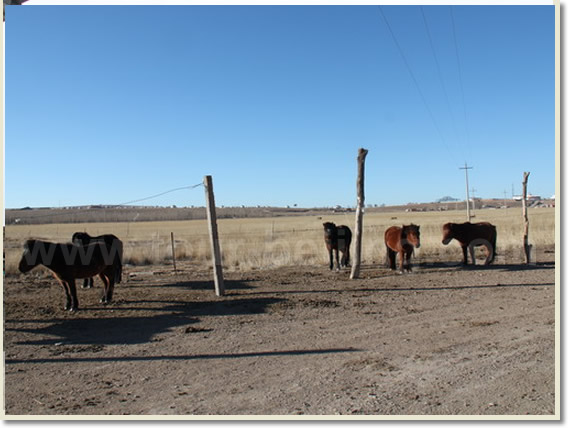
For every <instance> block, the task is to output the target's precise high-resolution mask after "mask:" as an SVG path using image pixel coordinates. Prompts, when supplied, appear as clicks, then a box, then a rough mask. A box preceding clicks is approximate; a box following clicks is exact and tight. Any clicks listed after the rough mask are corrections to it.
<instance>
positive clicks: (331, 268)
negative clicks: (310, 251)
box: [328, 247, 333, 270]
mask: <svg viewBox="0 0 568 428" xmlns="http://www.w3.org/2000/svg"><path fill="white" fill-rule="evenodd" d="M328 251H329V270H333V248H331V247H330V248H329V249H328Z"/></svg>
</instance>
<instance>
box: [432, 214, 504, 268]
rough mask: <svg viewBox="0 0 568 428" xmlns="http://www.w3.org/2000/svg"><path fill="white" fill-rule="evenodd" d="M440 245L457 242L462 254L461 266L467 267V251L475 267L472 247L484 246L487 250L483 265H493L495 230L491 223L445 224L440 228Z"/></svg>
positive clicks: (495, 243) (495, 247)
mask: <svg viewBox="0 0 568 428" xmlns="http://www.w3.org/2000/svg"><path fill="white" fill-rule="evenodd" d="M442 233H443V236H442V244H444V245H448V244H449V243H450V241H451V240H452V239H455V240H457V241H458V242H459V243H460V245H461V247H462V252H463V265H464V266H467V250H468V249H469V252H470V254H471V263H472V264H473V265H475V251H474V247H478V246H481V245H482V246H484V247H485V248H486V249H487V258H486V259H485V265H488V264H490V263H493V261H494V260H495V255H496V253H495V252H496V249H497V228H496V227H495V226H493V225H492V224H491V223H487V222H481V223H470V222H466V223H446V224H444V226H442Z"/></svg>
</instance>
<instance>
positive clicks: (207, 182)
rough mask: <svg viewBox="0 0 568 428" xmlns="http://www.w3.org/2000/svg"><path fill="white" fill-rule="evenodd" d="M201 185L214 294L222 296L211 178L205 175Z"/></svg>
mask: <svg viewBox="0 0 568 428" xmlns="http://www.w3.org/2000/svg"><path fill="white" fill-rule="evenodd" d="M203 184H204V186H205V199H206V200H207V223H208V224H209V237H210V240H211V253H212V256H213V277H214V280H215V294H216V295H217V296H223V295H224V294H225V283H224V281H223V266H222V261H221V250H220V249H219V234H218V232H217V214H216V213H215V196H214V195H213V178H212V177H211V176H210V175H206V176H205V177H204V178H203Z"/></svg>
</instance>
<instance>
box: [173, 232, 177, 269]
mask: <svg viewBox="0 0 568 428" xmlns="http://www.w3.org/2000/svg"><path fill="white" fill-rule="evenodd" d="M172 260H173V262H174V273H176V272H177V269H176V250H175V246H174V232H172Z"/></svg>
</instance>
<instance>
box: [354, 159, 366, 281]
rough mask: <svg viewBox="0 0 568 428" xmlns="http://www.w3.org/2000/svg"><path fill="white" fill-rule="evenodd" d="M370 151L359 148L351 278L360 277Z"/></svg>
mask: <svg viewBox="0 0 568 428" xmlns="http://www.w3.org/2000/svg"><path fill="white" fill-rule="evenodd" d="M368 152H369V151H368V150H365V149H359V155H358V156H357V211H356V212H355V253H354V254H353V265H352V266H351V275H350V277H349V278H350V279H357V278H359V271H360V269H361V243H362V238H363V211H364V208H365V157H366V156H367V153H368Z"/></svg>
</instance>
